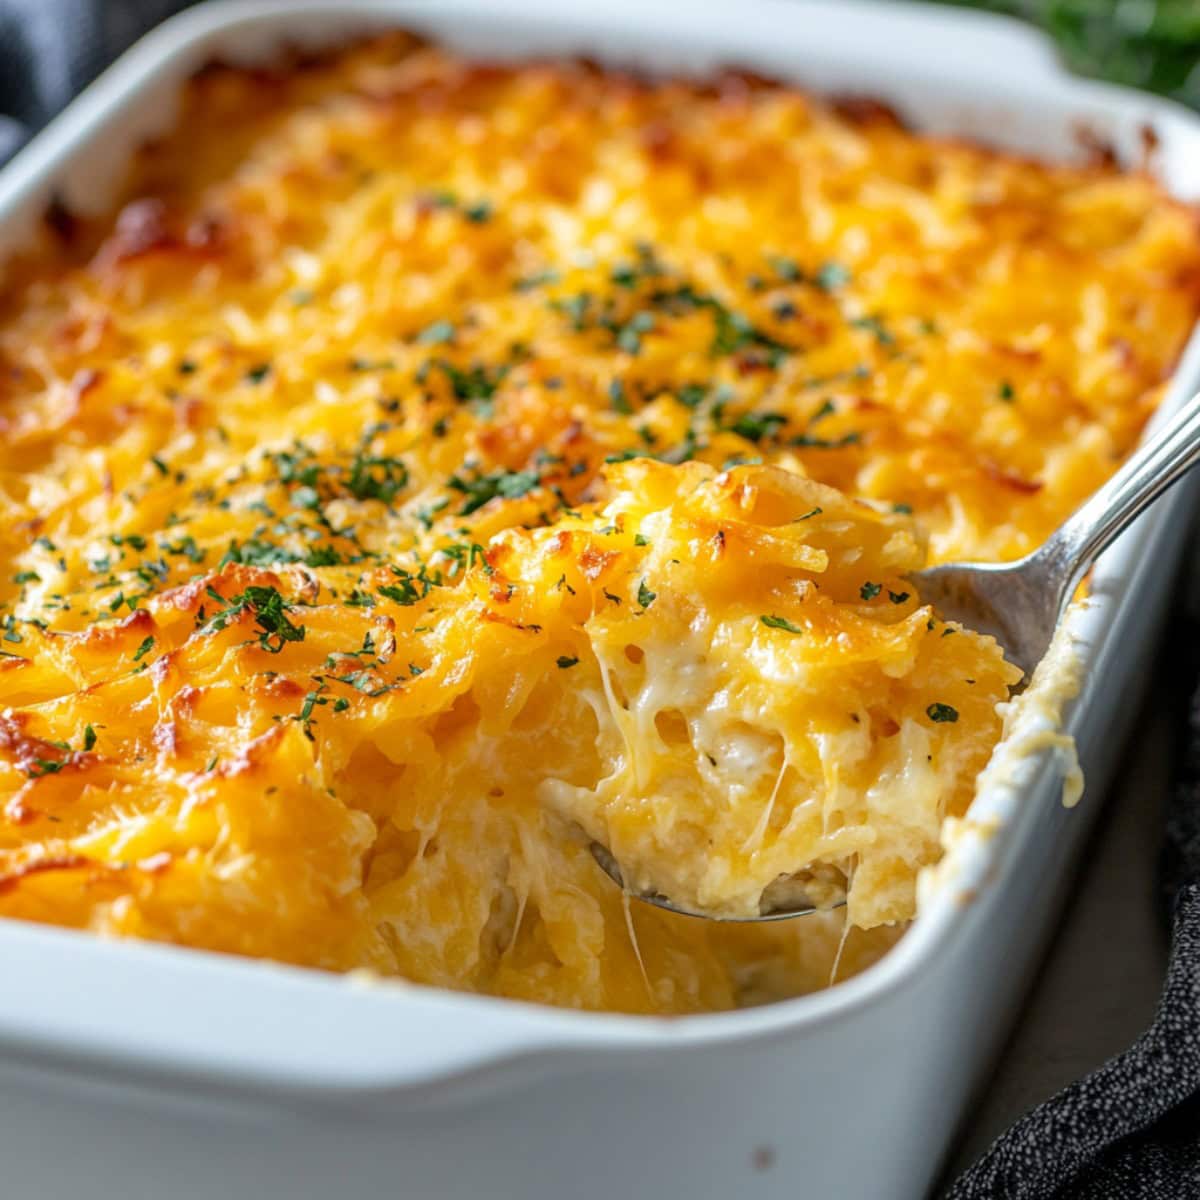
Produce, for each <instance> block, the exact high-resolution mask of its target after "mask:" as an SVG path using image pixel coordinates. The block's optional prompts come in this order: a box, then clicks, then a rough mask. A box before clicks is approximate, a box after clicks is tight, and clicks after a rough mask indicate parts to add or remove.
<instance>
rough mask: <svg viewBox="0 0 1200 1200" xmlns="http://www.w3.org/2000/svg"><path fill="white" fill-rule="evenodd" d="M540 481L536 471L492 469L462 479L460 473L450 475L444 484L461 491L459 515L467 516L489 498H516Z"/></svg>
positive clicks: (536, 485) (529, 490)
mask: <svg viewBox="0 0 1200 1200" xmlns="http://www.w3.org/2000/svg"><path fill="white" fill-rule="evenodd" d="M540 483H541V478H540V476H539V475H538V473H537V472H536V471H504V470H501V471H493V472H491V474H488V475H479V476H477V477H476V478H474V479H464V478H462V476H461V475H451V476H450V478H449V479H448V480H447V481H446V486H447V487H450V488H453V489H454V490H455V491H456V492H462V494H463V495H464V496H466V501H465V502H464V503H463V506H462V508H460V509H459V510H458V511H459V515H460V516H464V517H466V516H469V515H470V514H471V513H473V512H475V511H476V509H480V508H482V507H483V506H484V505H485V504H487V502H488V501H489V500H494V499H496V497H497V496H501V497H503V498H504V499H506V500H516V499H518V498H519V497H521V496H524V495H526V494H527V493H528V492H531V491H533V489H534V488H536V487H538V486H539V484H540Z"/></svg>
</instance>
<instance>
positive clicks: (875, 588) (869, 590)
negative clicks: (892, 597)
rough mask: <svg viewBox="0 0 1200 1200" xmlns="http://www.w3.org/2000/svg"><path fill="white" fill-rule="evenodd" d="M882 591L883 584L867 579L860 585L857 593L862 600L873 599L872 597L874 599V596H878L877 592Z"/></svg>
mask: <svg viewBox="0 0 1200 1200" xmlns="http://www.w3.org/2000/svg"><path fill="white" fill-rule="evenodd" d="M882 591H883V585H882V584H880V583H872V582H871V581H870V580H867V582H866V583H864V584H863V585H862V587H860V588H859V589H858V594H859V595H860V596H861V597H862V598H863V599H864V600H874V599H875V597H876V596H878V595H879V593H880V592H882Z"/></svg>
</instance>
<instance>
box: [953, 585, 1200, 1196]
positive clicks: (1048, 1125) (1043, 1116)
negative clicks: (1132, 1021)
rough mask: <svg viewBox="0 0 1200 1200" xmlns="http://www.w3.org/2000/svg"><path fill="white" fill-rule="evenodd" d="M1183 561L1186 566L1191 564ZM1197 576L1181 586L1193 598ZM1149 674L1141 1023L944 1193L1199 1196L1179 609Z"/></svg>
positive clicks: (1196, 769) (1195, 886) (1192, 621)
mask: <svg viewBox="0 0 1200 1200" xmlns="http://www.w3.org/2000/svg"><path fill="white" fill-rule="evenodd" d="M1194 573H1195V572H1193V574H1194ZM1198 584H1200V578H1197V579H1193V580H1192V581H1191V584H1190V586H1187V587H1185V588H1183V589H1182V593H1183V594H1184V595H1185V596H1188V597H1189V598H1190V601H1191V602H1190V604H1189V607H1190V608H1192V609H1193V610H1196V609H1200V586H1198ZM1168 645H1169V647H1170V649H1169V652H1168V653H1167V654H1165V655H1164V660H1165V661H1164V664H1163V665H1162V668H1161V669H1160V671H1159V672H1158V675H1157V676H1156V685H1157V686H1158V687H1159V688H1160V689H1163V690H1164V691H1165V692H1166V694H1167V699H1168V703H1172V704H1173V705H1174V706H1175V707H1176V709H1177V711H1179V712H1180V713H1181V714H1182V716H1181V720H1180V725H1181V728H1180V730H1179V738H1178V743H1179V746H1180V753H1179V755H1178V757H1179V762H1178V766H1177V770H1176V782H1175V785H1174V790H1173V793H1172V796H1171V798H1170V803H1169V805H1168V809H1167V824H1166V838H1165V840H1164V845H1163V852H1162V860H1161V868H1160V873H1159V874H1160V884H1161V893H1162V895H1161V897H1160V899H1161V901H1162V905H1163V911H1164V918H1165V919H1167V920H1169V921H1170V922H1171V930H1172V937H1171V959H1170V964H1169V966H1168V969H1167V979H1166V983H1165V985H1164V987H1163V994H1162V998H1161V1000H1160V1001H1159V1006H1158V1011H1157V1013H1156V1015H1155V1018H1154V1021H1153V1023H1152V1024H1151V1026H1150V1028H1149V1029H1148V1030H1147V1031H1146V1032H1145V1033H1144V1034H1143V1035H1142V1036H1141V1037H1140V1038H1139V1039H1138V1040H1137V1041H1136V1042H1135V1043H1134V1045H1133V1046H1132V1047H1130V1049H1129V1050H1127V1051H1126V1052H1125V1053H1124V1054H1120V1055H1118V1056H1117V1057H1116V1058H1114V1059H1112V1060H1110V1061H1109V1062H1107V1063H1105V1064H1104V1066H1102V1067H1100V1069H1099V1070H1097V1071H1094V1072H1093V1073H1092V1074H1090V1075H1088V1076H1086V1077H1085V1078H1083V1079H1081V1080H1079V1081H1077V1082H1076V1083H1073V1084H1071V1085H1070V1086H1068V1087H1066V1088H1064V1089H1063V1090H1062V1091H1061V1092H1059V1093H1058V1095H1056V1096H1054V1097H1052V1098H1051V1099H1050V1100H1047V1101H1046V1102H1045V1103H1044V1104H1040V1105H1038V1106H1037V1107H1036V1108H1034V1109H1033V1110H1031V1111H1030V1112H1028V1113H1026V1114H1025V1116H1023V1117H1022V1118H1021V1119H1020V1120H1019V1121H1017V1123H1016V1124H1015V1125H1013V1126H1012V1128H1011V1129H1009V1130H1007V1131H1006V1132H1005V1133H1004V1134H1002V1135H1001V1137H1000V1138H998V1139H997V1141H996V1142H995V1144H994V1145H993V1146H992V1147H991V1149H989V1150H988V1152H987V1153H986V1154H985V1155H984V1156H983V1157H982V1158H981V1159H980V1160H979V1161H978V1162H977V1163H975V1165H974V1166H972V1167H971V1168H970V1170H968V1171H967V1172H966V1173H965V1174H964V1175H962V1176H960V1178H959V1179H958V1180H956V1181H955V1183H954V1184H953V1185H952V1186H951V1187H950V1189H949V1190H948V1192H947V1193H946V1200H993V1198H995V1200H1051V1198H1053V1200H1110V1198H1111V1200H1143V1198H1144V1200H1192V1198H1197V1200H1200V687H1198V686H1197V675H1198V674H1200V623H1198V622H1197V620H1196V617H1195V612H1193V614H1192V615H1191V616H1185V615H1183V614H1181V615H1179V616H1178V617H1177V618H1176V621H1175V623H1174V625H1173V627H1172V628H1171V630H1170V631H1169V634H1168Z"/></svg>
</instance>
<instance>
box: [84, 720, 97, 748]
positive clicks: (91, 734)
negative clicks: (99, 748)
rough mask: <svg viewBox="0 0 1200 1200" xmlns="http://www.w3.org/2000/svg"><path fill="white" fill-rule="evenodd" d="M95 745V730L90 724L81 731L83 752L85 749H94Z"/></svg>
mask: <svg viewBox="0 0 1200 1200" xmlns="http://www.w3.org/2000/svg"><path fill="white" fill-rule="evenodd" d="M95 745H96V731H95V730H94V729H93V728H92V727H91V726H90V725H88V726H87V727H86V728H85V729H84V731H83V749H84V752H85V753H86V752H87V751H89V750H92V749H94V748H95Z"/></svg>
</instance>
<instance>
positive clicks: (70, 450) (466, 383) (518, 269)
mask: <svg viewBox="0 0 1200 1200" xmlns="http://www.w3.org/2000/svg"><path fill="white" fill-rule="evenodd" d="M52 216H53V221H52V225H53V229H54V233H53V235H52V236H51V237H50V238H49V239H48V241H47V244H46V245H45V246H44V247H43V248H41V249H40V250H39V252H38V253H37V254H36V255H34V256H32V257H31V258H29V259H28V260H26V261H24V262H20V263H15V264H12V265H11V266H10V268H9V270H8V277H7V281H6V286H5V291H4V296H3V300H2V302H0V431H2V436H0V513H2V514H3V520H2V521H0V561H2V564H3V569H2V572H0V650H2V651H3V655H2V656H0V915H5V916H12V917H20V918H25V919H31V920H39V921H48V922H54V923H58V924H66V925H72V926H77V927H81V928H90V929H93V930H97V931H101V932H106V933H112V934H119V935H123V936H137V937H146V938H155V939H160V940H166V941H172V942H177V943H181V944H187V945H194V946H201V947H208V948H213V949H218V950H225V951H232V952H236V953H241V954H247V955H254V956H260V957H269V958H274V959H279V960H283V961H289V962H295V963H302V964H308V965H313V966H319V967H324V968H329V969H335V970H349V969H353V968H356V967H367V968H370V969H373V970H375V971H377V972H379V973H382V974H386V975H399V976H405V977H408V978H411V979H414V980H418V981H422V982H428V983H436V984H441V985H446V986H450V987H458V988H467V989H474V990H480V991H489V992H495V993H499V994H505V995H512V996H521V997H525V998H529V999H536V1000H543V1001H549V1002H553V1003H558V1004H565V1005H573V1006H582V1007H589V1008H610V1009H620V1010H628V1011H659V1012H673V1011H678V1012H683V1011H696V1010H704V1009H713V1008H724V1007H729V1006H732V1005H736V1004H743V1003H753V1002H758V1001H761V1000H764V999H770V998H774V997H778V996H781V995H788V994H795V993H797V992H802V991H805V990H809V989H811V988H813V987H818V986H822V985H823V984H824V983H826V982H828V980H829V979H830V977H831V974H833V973H834V972H835V971H836V972H840V973H841V974H845V973H847V972H850V971H853V970H855V969H859V968H860V967H861V966H862V965H864V964H866V963H867V962H869V961H871V960H872V959H873V958H875V957H877V956H878V954H879V953H881V952H882V951H883V950H884V949H885V948H886V947H887V946H888V945H890V944H891V942H892V941H893V940H894V939H895V937H896V935H897V933H898V931H899V930H900V929H901V928H902V926H903V922H904V921H905V920H907V918H909V917H910V916H911V915H912V912H913V906H914V886H915V885H914V881H915V879H916V877H917V874H918V872H919V871H920V870H921V869H922V868H923V867H925V866H927V865H928V864H930V863H933V862H935V861H936V860H937V858H938V855H939V853H940V850H939V837H940V833H941V830H942V826H943V821H944V819H945V818H946V817H947V816H950V817H958V816H961V815H962V814H963V813H964V812H965V810H966V808H967V806H968V804H969V802H970V799H971V797H972V794H973V791H974V787H975V778H976V776H977V774H978V773H979V771H980V770H981V769H982V767H983V765H984V764H985V763H986V761H987V760H988V758H989V756H990V754H991V751H992V749H993V747H994V745H995V744H996V742H997V740H998V739H999V738H1000V736H1001V720H1000V717H999V716H998V715H997V711H996V706H997V704H998V703H999V702H1001V701H1003V700H1004V699H1005V698H1006V696H1007V694H1008V689H1009V687H1010V685H1011V684H1012V682H1013V681H1014V679H1015V677H1016V672H1015V671H1014V670H1013V669H1012V668H1011V667H1009V666H1007V665H1006V664H1005V663H1004V662H1003V660H1002V658H1001V657H1000V655H999V652H998V650H997V649H996V647H995V645H994V644H993V643H991V642H990V641H988V640H986V639H982V638H979V637H977V636H975V635H973V634H971V633H969V632H968V631H963V630H957V629H953V628H952V627H948V626H946V625H944V624H943V623H942V622H941V621H940V620H938V619H937V617H936V615H935V614H932V613H931V612H930V611H929V610H928V609H927V608H925V607H923V606H922V605H921V603H920V598H919V597H918V596H917V595H916V594H915V589H914V588H913V587H912V585H911V584H909V583H906V582H905V580H904V578H903V576H904V574H905V573H906V572H907V571H909V570H911V569H913V568H915V567H917V566H919V565H920V564H921V563H922V562H923V561H924V560H925V555H926V548H925V538H926V537H927V538H928V551H929V556H930V557H931V558H932V559H933V560H945V559H948V558H954V557H974V558H992V559H1003V558H1008V557H1013V556H1015V555H1018V554H1020V553H1022V552H1024V551H1025V550H1027V549H1028V548H1029V547H1031V546H1033V545H1035V544H1037V543H1038V542H1039V541H1040V540H1041V539H1042V538H1043V537H1044V536H1045V534H1046V533H1047V532H1048V531H1049V530H1050V529H1051V528H1053V526H1054V525H1055V524H1056V523H1057V522H1058V521H1059V520H1060V519H1061V518H1062V517H1063V516H1064V515H1065V514H1066V513H1067V512H1069V511H1070V510H1071V509H1072V508H1073V507H1074V506H1075V505H1076V504H1077V503H1078V502H1079V501H1080V500H1081V499H1082V498H1083V497H1084V496H1086V495H1087V494H1088V493H1089V492H1090V491H1091V490H1093V489H1094V488H1095V487H1096V486H1097V485H1098V484H1099V483H1100V482H1101V481H1102V480H1103V479H1104V478H1105V477H1106V476H1107V475H1108V474H1110V473H1111V471H1112V470H1113V468H1114V467H1115V465H1116V464H1117V462H1118V461H1119V460H1120V457H1121V456H1122V455H1123V454H1124V453H1126V452H1127V451H1128V450H1129V448H1130V447H1131V445H1132V444H1133V442H1134V440H1135V439H1136V437H1137V435H1138V433H1139V431H1140V429H1141V426H1142V424H1143V422H1144V421H1145V419H1146V417H1147V416H1148V414H1149V413H1150V412H1151V411H1152V410H1153V407H1154V404H1155V403H1156V402H1157V399H1158V397H1159V394H1160V383H1161V380H1162V379H1163V378H1164V377H1165V376H1166V375H1167V373H1168V372H1169V370H1170V368H1171V366H1172V364H1173V363H1174V361H1175V359H1176V358H1177V356H1178V354H1179V352H1180V349H1181V347H1182V345H1183V342H1184V340H1185V338H1186V336H1187V333H1188V331H1189V329H1190V327H1191V324H1192V322H1193V321H1194V319H1195V316H1196V311H1197V299H1198V287H1197V280H1200V244H1198V238H1197V227H1196V219H1195V215H1194V214H1193V213H1192V212H1190V211H1189V210H1187V209H1185V208H1183V207H1182V206H1179V205H1177V204H1174V203H1172V202H1170V201H1168V200H1167V199H1165V198H1164V197H1163V195H1162V194H1161V192H1160V191H1159V190H1158V188H1157V187H1156V186H1155V185H1154V184H1153V183H1152V182H1151V181H1150V180H1149V179H1147V178H1144V177H1142V176H1138V175H1121V174H1118V173H1117V172H1115V171H1113V170H1111V169H1108V168H1100V167H1093V168H1086V169H1085V168H1066V167H1048V166H1045V165H1040V164H1036V163H1032V162H1029V161H1025V160H1020V159H1017V158H1013V157H1009V156H1004V155H1000V154H995V153H991V152H988V151H986V150H983V149H980V148H977V147H972V146H968V145H962V144H950V143H944V142H937V141H933V140H930V139H922V138H918V137H915V136H913V135H911V134H909V133H907V132H905V131H904V130H902V129H901V128H900V127H899V126H898V125H896V124H895V122H894V121H892V120H891V119H889V118H888V117H887V115H886V114H884V113H882V112H880V111H878V110H875V109H871V108H869V107H867V108H864V107H863V106H862V105H858V106H854V107H852V108H850V109H845V108H838V107H836V106H835V107H831V106H828V105H824V104H821V103H818V102H816V101H814V100H812V99H811V98H809V97H806V96H804V95H803V94H800V93H798V92H796V91H794V90H791V89H788V88H783V87H777V86H773V85H766V84H763V83H761V82H758V81H752V80H747V79H744V78H740V77H736V78H735V77H729V78H725V79H722V80H721V81H718V82H717V83H715V84H713V85H711V86H707V85H706V86H700V85H693V84H687V83H678V82H674V83H663V84H649V83H646V82H642V81H637V80H633V79H630V78H627V77H625V76H620V75H617V74H613V73H603V72H599V71H597V70H594V69H591V68H585V67H582V66H575V65H564V64H555V65H546V66H542V65H535V66H526V67H519V68H496V67H488V66H475V65H471V64H467V63H464V62H461V61H459V60H458V59H456V58H454V57H452V56H449V55H447V54H445V53H443V52H441V51H438V50H435V49H429V48H426V47H423V46H420V45H419V44H417V43H416V42H414V41H412V40H410V39H407V38H404V37H400V36H397V37H391V38H382V39H377V40H375V41H373V42H371V43H368V44H365V45H362V46H359V47H356V48H353V49H351V50H348V51H345V52H342V53H339V54H336V55H332V56H330V57H328V58H326V59H322V60H320V61H319V62H315V63H309V64H306V65H304V66H303V67H296V68H288V69H281V70H280V71H277V72H264V71H254V72H249V71H235V70H224V69H215V70H211V71H208V72H206V73H204V74H202V75H201V76H200V77H198V78H197V80H195V81H194V82H193V83H192V84H191V85H190V86H189V88H188V90H187V93H186V96H185V103H184V107H183V113H182V116H181V118H180V121H179V125H178V129H177V131H176V132H175V133H173V134H171V135H169V136H167V137H166V138H165V139H163V140H162V141H161V142H160V143H158V144H156V145H154V146H153V147H151V148H149V149H148V150H147V151H146V152H144V153H143V154H142V155H141V156H140V157H139V159H138V161H137V163H136V165H135V168H134V171H133V173H132V177H131V182H130V184H129V186H128V188H127V191H126V196H125V199H124V201H123V204H122V206H120V207H119V210H118V211H117V213H116V215H115V216H112V217H107V218H99V219H94V220H82V219H79V218H71V217H69V216H68V215H67V214H65V213H63V212H61V211H55V212H54V213H53V214H52ZM626 460H629V461H626ZM747 460H749V465H739V464H742V463H745V462H746V461H747ZM760 462H761V463H763V464H765V465H755V464H757V463H760ZM827 485H830V486H827ZM831 487H833V488H838V489H840V492H838V491H833V490H831ZM841 493H849V494H854V495H858V496H862V497H866V498H868V499H869V500H871V501H873V502H874V503H873V505H867V504H863V503H861V502H859V501H854V500H849V499H847V498H846V496H845V495H843V494H841ZM910 511H911V513H912V514H914V518H915V521H914V520H913V519H910V517H909V516H908V513H909V512H910ZM922 531H925V532H922ZM592 839H597V840H599V841H601V842H603V843H604V844H605V845H608V846H609V847H611V848H612V850H613V851H614V852H615V853H616V855H617V857H618V859H619V860H620V862H621V864H622V867H623V869H624V870H625V872H626V875H627V877H628V878H629V880H630V882H631V883H633V884H634V885H635V886H637V887H639V888H642V887H646V888H649V887H654V888H657V889H659V890H662V891H664V892H666V893H667V894H669V895H671V896H672V897H673V898H676V899H679V900H681V901H683V902H685V903H694V904H696V905H701V906H704V907H706V908H711V909H715V910H721V911H725V912H728V913H745V912H749V911H753V909H754V907H755V906H756V904H757V899H758V896H759V895H760V894H761V892H762V891H763V889H764V888H766V887H769V886H770V885H772V884H773V883H774V882H775V881H776V880H777V879H778V878H779V877H780V876H782V875H788V874H791V873H793V872H796V871H800V872H801V873H802V874H803V876H804V878H805V879H807V880H808V881H809V883H810V884H812V885H813V886H817V885H820V884H821V883H822V882H828V881H830V880H835V879H836V880H839V881H841V883H842V884H843V885H845V884H848V887H849V905H848V909H847V910H846V911H848V913H849V916H850V922H851V927H850V930H849V933H848V935H847V936H845V937H844V936H843V935H844V934H845V933H846V931H845V930H844V929H843V920H842V915H841V913H835V914H827V915H822V916H818V917H812V918H807V919H805V920H804V921H800V922H793V923H790V924H788V925H783V926H776V927H771V928H747V927H736V926H719V925H713V924H711V923H705V922H698V921H692V920H688V919H686V918H679V917H672V916H670V915H669V914H666V913H663V912H662V911H660V910H656V909H652V908H649V907H647V906H644V905H639V904H630V903H629V902H628V901H626V900H625V899H624V898H623V896H622V894H621V892H620V891H619V890H618V889H617V888H616V887H615V886H614V885H613V884H612V883H611V882H609V881H608V880H607V879H606V878H605V876H604V875H603V874H602V873H601V872H600V870H599V868H598V867H597V866H596V864H595V862H594V861H593V859H592V856H591V854H590V852H589V849H588V846H589V842H590V841H591V840H592ZM839 956H840V965H839Z"/></svg>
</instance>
